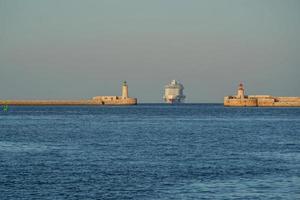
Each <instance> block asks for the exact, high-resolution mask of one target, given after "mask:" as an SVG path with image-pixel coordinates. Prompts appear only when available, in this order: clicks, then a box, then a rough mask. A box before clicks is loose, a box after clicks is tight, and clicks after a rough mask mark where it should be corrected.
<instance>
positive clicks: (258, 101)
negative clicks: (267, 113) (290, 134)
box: [224, 96, 300, 107]
mask: <svg viewBox="0 0 300 200" xmlns="http://www.w3.org/2000/svg"><path fill="white" fill-rule="evenodd" d="M224 106H230V107H244V106H246V107H255V106H259V107H300V97H270V96H269V97H265V98H255V97H253V96H251V98H244V99H242V98H241V99H238V98H234V97H225V98H224Z"/></svg>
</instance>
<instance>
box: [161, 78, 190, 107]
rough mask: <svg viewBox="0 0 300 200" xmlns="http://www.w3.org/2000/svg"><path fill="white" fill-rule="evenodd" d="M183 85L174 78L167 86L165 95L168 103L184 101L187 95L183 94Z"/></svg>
mask: <svg viewBox="0 0 300 200" xmlns="http://www.w3.org/2000/svg"><path fill="white" fill-rule="evenodd" d="M183 89H184V87H183V85H182V84H181V83H179V82H178V81H176V80H172V81H171V83H170V84H168V85H166V86H165V95H164V97H163V99H164V101H165V102H166V103H183V101H184V99H185V95H183Z"/></svg>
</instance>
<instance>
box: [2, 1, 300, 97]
mask: <svg viewBox="0 0 300 200" xmlns="http://www.w3.org/2000/svg"><path fill="white" fill-rule="evenodd" d="M299 76H300V1H299V0H185V1H183V0H147V1H146V0H126V1H124V0H119V1H115V0H106V1H105V0H26V1H24V0H0V91H1V94H0V98H2V99H32V98H34V99H36V98H38V99H80V98H90V97H92V96H96V95H118V94H120V86H121V82H122V80H127V82H128V83H129V94H130V95H131V96H134V97H138V98H139V100H140V102H161V101H162V96H163V86H164V85H165V84H167V83H168V82H169V81H171V80H172V79H178V80H179V81H181V82H182V83H183V84H184V86H185V88H186V89H185V94H186V95H187V102H222V99H223V96H225V95H230V94H233V93H235V90H236V87H237V85H238V83H239V82H240V81H243V82H244V83H245V86H246V93H248V94H249V93H250V94H272V95H285V96H300V87H299V86H300V78H299Z"/></svg>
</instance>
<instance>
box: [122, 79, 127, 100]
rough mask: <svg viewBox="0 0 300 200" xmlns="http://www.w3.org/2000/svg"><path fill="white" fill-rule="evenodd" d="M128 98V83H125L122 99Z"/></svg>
mask: <svg viewBox="0 0 300 200" xmlns="http://www.w3.org/2000/svg"><path fill="white" fill-rule="evenodd" d="M127 98H128V85H127V83H126V81H124V82H123V85H122V99H127Z"/></svg>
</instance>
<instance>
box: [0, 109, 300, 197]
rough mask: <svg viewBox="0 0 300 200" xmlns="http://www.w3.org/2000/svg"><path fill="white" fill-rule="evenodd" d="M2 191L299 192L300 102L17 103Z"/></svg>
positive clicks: (2, 139)
mask: <svg viewBox="0 0 300 200" xmlns="http://www.w3.org/2000/svg"><path fill="white" fill-rule="evenodd" d="M0 199H49V200H50V199H51V200H52V199H300V108H224V107H223V106H222V105H218V104H216V105H213V104H185V105H162V104H141V105H138V106H129V107H127V106H121V107H119V106H114V107H106V106H105V107H95V106H91V107H89V106H86V107H85V106H83V107H72V106H71V107H63V106H57V107H14V106H11V107H9V111H8V112H3V111H1V112H0Z"/></svg>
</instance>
